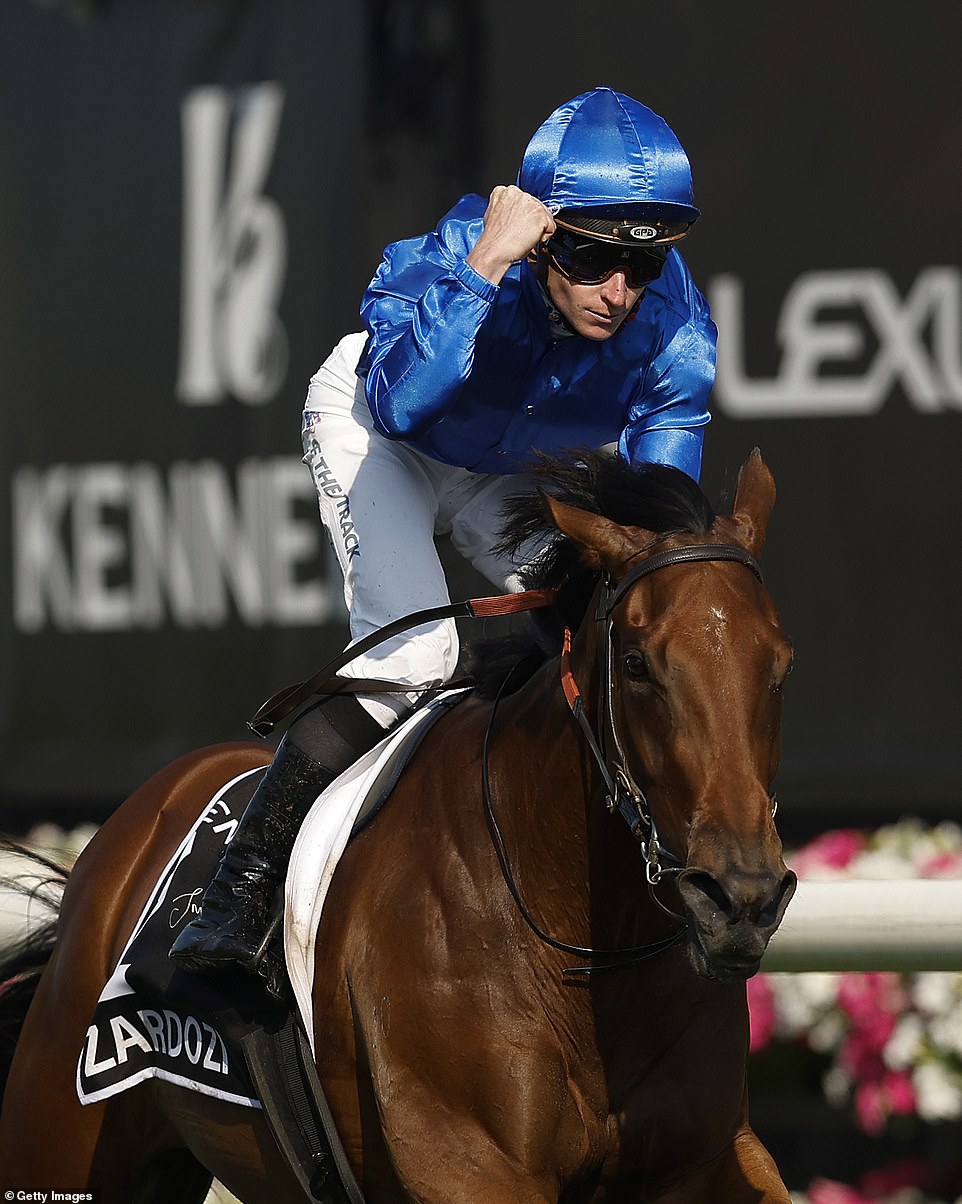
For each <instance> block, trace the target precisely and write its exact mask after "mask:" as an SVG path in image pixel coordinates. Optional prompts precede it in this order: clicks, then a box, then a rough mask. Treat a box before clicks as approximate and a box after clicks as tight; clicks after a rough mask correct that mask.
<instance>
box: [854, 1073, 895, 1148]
mask: <svg viewBox="0 0 962 1204" xmlns="http://www.w3.org/2000/svg"><path fill="white" fill-rule="evenodd" d="M855 1119H856V1121H857V1122H858V1127H859V1128H860V1129H861V1130H862V1132H863V1133H868V1135H869V1136H870V1137H879V1136H881V1134H882V1133H883V1131H884V1129H885V1122H886V1120H887V1119H888V1114H887V1112H886V1110H885V1092H884V1090H883V1088H882V1084H881V1083H878V1082H868V1083H859V1085H858V1086H857V1087H856V1088H855Z"/></svg>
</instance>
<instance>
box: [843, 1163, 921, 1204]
mask: <svg viewBox="0 0 962 1204" xmlns="http://www.w3.org/2000/svg"><path fill="white" fill-rule="evenodd" d="M932 1186H933V1182H932V1172H931V1170H930V1169H929V1166H928V1164H927V1163H926V1162H925V1161H924V1160H923V1159H912V1160H906V1161H904V1162H896V1163H893V1164H892V1165H891V1166H880V1167H878V1168H876V1169H875V1170H871V1171H866V1172H865V1174H864V1175H863V1176H862V1178H861V1179H860V1180H859V1190H860V1191H864V1192H865V1193H866V1194H867V1195H868V1196H870V1197H871V1198H872V1199H880V1200H884V1199H887V1198H888V1197H889V1196H892V1195H894V1194H895V1193H896V1192H897V1191H901V1190H902V1189H903V1188H906V1187H923V1188H930V1187H932Z"/></svg>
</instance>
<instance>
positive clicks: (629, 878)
mask: <svg viewBox="0 0 962 1204" xmlns="http://www.w3.org/2000/svg"><path fill="white" fill-rule="evenodd" d="M571 667H572V670H573V673H574V677H575V680H576V681H577V684H578V688H579V689H580V691H581V692H582V698H583V702H584V706H585V708H586V713H587V714H588V715H589V716H590V717H592V719H593V717H594V715H595V713H596V711H597V705H596V699H597V664H596V657H595V643H594V633H593V632H583V633H582V634H581V636H580V637H579V638H577V639H576V641H575V647H574V649H573V655H572V661H571ZM561 674H562V670H561V666H560V664H559V662H558V661H557V660H552V661H550V662H548V663H547V664H546V665H545V666H543V667H542V669H541V670H539V672H538V673H537V674H536V675H535V676H534V677H533V678H532V679H531V681H530V682H528V683H527V684H526V685H525V686H524V687H522V688H521V689H520V690H519V691H518V692H517V693H516V694H515V695H513V696H511V697H510V698H509V699H507V700H506V701H505V703H504V704H502V708H501V711H502V713H500V714H499V715H498V716H497V719H496V727H497V730H498V733H499V738H498V740H497V741H496V746H495V751H494V756H493V764H494V766H495V767H496V768H498V767H500V769H501V770H502V771H503V772H499V773H497V774H496V775H494V779H493V780H494V781H495V784H496V789H497V795H498V798H497V799H496V800H495V801H494V805H495V808H496V810H497V813H498V822H499V824H501V825H502V827H503V828H504V833H505V841H506V846H507V849H508V855H509V858H510V859H511V860H512V862H513V864H514V865H515V866H517V871H518V876H519V885H520V887H521V889H522V892H523V893H525V896H526V899H528V900H529V901H530V903H531V905H532V908H537V909H539V911H540V914H541V915H542V916H544V917H545V919H546V920H549V919H550V918H551V917H553V922H554V923H555V924H556V925H557V926H561V927H562V928H563V930H564V939H565V940H568V941H569V942H571V943H576V944H579V943H585V942H586V941H587V943H596V944H600V943H604V944H606V945H607V946H608V947H610V946H611V945H612V944H613V943H614V944H619V943H629V944H631V943H636V942H637V941H638V940H644V939H647V937H646V936H645V931H647V930H648V928H649V925H650V924H651V923H654V925H655V927H656V928H660V927H662V925H661V923H660V918H659V917H657V916H655V917H652V916H650V915H649V910H650V907H651V904H650V901H649V899H648V896H647V892H645V891H644V890H643V889H642V887H641V884H642V882H643V880H644V872H643V866H642V864H641V858H640V854H639V852H638V847H637V844H636V843H635V841H634V840H633V838H632V836H631V834H630V833H629V831H628V830H627V828H626V827H625V825H624V823H623V822H622V820H621V819H620V818H619V817H617V816H615V817H613V816H611V815H610V814H609V813H608V811H607V808H606V806H605V797H606V790H605V784H604V778H603V775H602V773H601V770H600V769H599V767H598V765H597V764H596V762H595V760H594V757H593V755H592V753H591V749H590V747H589V744H588V742H587V740H586V738H585V736H584V733H583V732H582V730H581V727H580V726H579V724H578V722H577V721H576V720H575V718H574V716H573V715H572V713H571V710H570V708H569V706H568V703H567V701H566V698H565V694H564V691H563V689H562V684H561ZM639 931H641V932H642V935H641V936H640V937H639V936H638V933H639Z"/></svg>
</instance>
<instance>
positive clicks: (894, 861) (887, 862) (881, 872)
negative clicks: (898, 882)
mask: <svg viewBox="0 0 962 1204" xmlns="http://www.w3.org/2000/svg"><path fill="white" fill-rule="evenodd" d="M851 870H852V876H853V877H855V878H872V879H884V880H890V879H892V878H914V877H915V867H914V866H913V865H912V862H911V861H910V860H908V859H907V858H906V857H903V856H900V855H899V854H898V853H897V852H896V851H890V850H888V849H878V850H870V851H869V852H865V853H861V854H860V855H859V857H858V858H857V859H856V861H855V862H854V863H853V864H852V866H851Z"/></svg>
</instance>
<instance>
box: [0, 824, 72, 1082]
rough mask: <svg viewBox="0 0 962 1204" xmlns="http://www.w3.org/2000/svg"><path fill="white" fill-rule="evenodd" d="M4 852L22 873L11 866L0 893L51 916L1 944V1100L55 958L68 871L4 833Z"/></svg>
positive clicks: (1, 878) (0, 879)
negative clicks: (32, 1005)
mask: <svg viewBox="0 0 962 1204" xmlns="http://www.w3.org/2000/svg"><path fill="white" fill-rule="evenodd" d="M0 853H2V854H3V855H4V857H5V860H6V859H8V858H11V857H12V858H14V859H15V860H16V861H17V862H19V863H22V865H23V870H22V872H21V873H16V872H11V871H10V870H9V869H8V868H7V869H5V873H4V874H3V875H2V876H0V892H4V893H6V892H10V893H13V894H16V895H20V896H23V897H24V898H28V899H31V900H35V901H36V902H37V904H38V907H40V908H42V910H43V913H44V915H45V917H46V918H44V919H43V920H42V921H40V922H38V923H35V924H33V925H31V926H30V928H29V929H28V931H27V932H26V933H25V934H24V935H23V936H22V937H19V938H17V939H14V940H13V941H11V942H9V943H7V944H6V945H5V946H4V947H3V948H0V1100H2V1099H3V1092H4V1089H5V1087H6V1085H7V1079H8V1077H9V1075H10V1067H11V1065H12V1064H13V1051H14V1049H15V1048H16V1044H17V1039H18V1037H19V1036H20V1030H21V1029H22V1028H23V1022H24V1020H25V1019H26V1016H27V1009H28V1008H29V1007H30V1003H31V1001H32V999H33V997H34V995H35V994H36V990H37V984H38V983H39V982H40V975H41V974H42V973H43V970H44V967H45V966H46V965H47V962H49V961H50V956H51V954H52V953H53V948H54V944H55V943H56V938H57V916H58V911H59V897H58V896H59V893H60V890H61V889H62V887H63V886H64V884H65V883H66V881H67V871H66V870H65V869H64V868H63V866H61V865H57V864H56V862H54V861H50V860H48V859H47V858H46V857H43V856H42V855H41V854H39V853H36V852H33V851H32V850H30V849H26V848H24V847H23V846H22V845H19V844H17V843H16V842H15V841H12V840H8V839H7V838H6V837H0Z"/></svg>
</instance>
